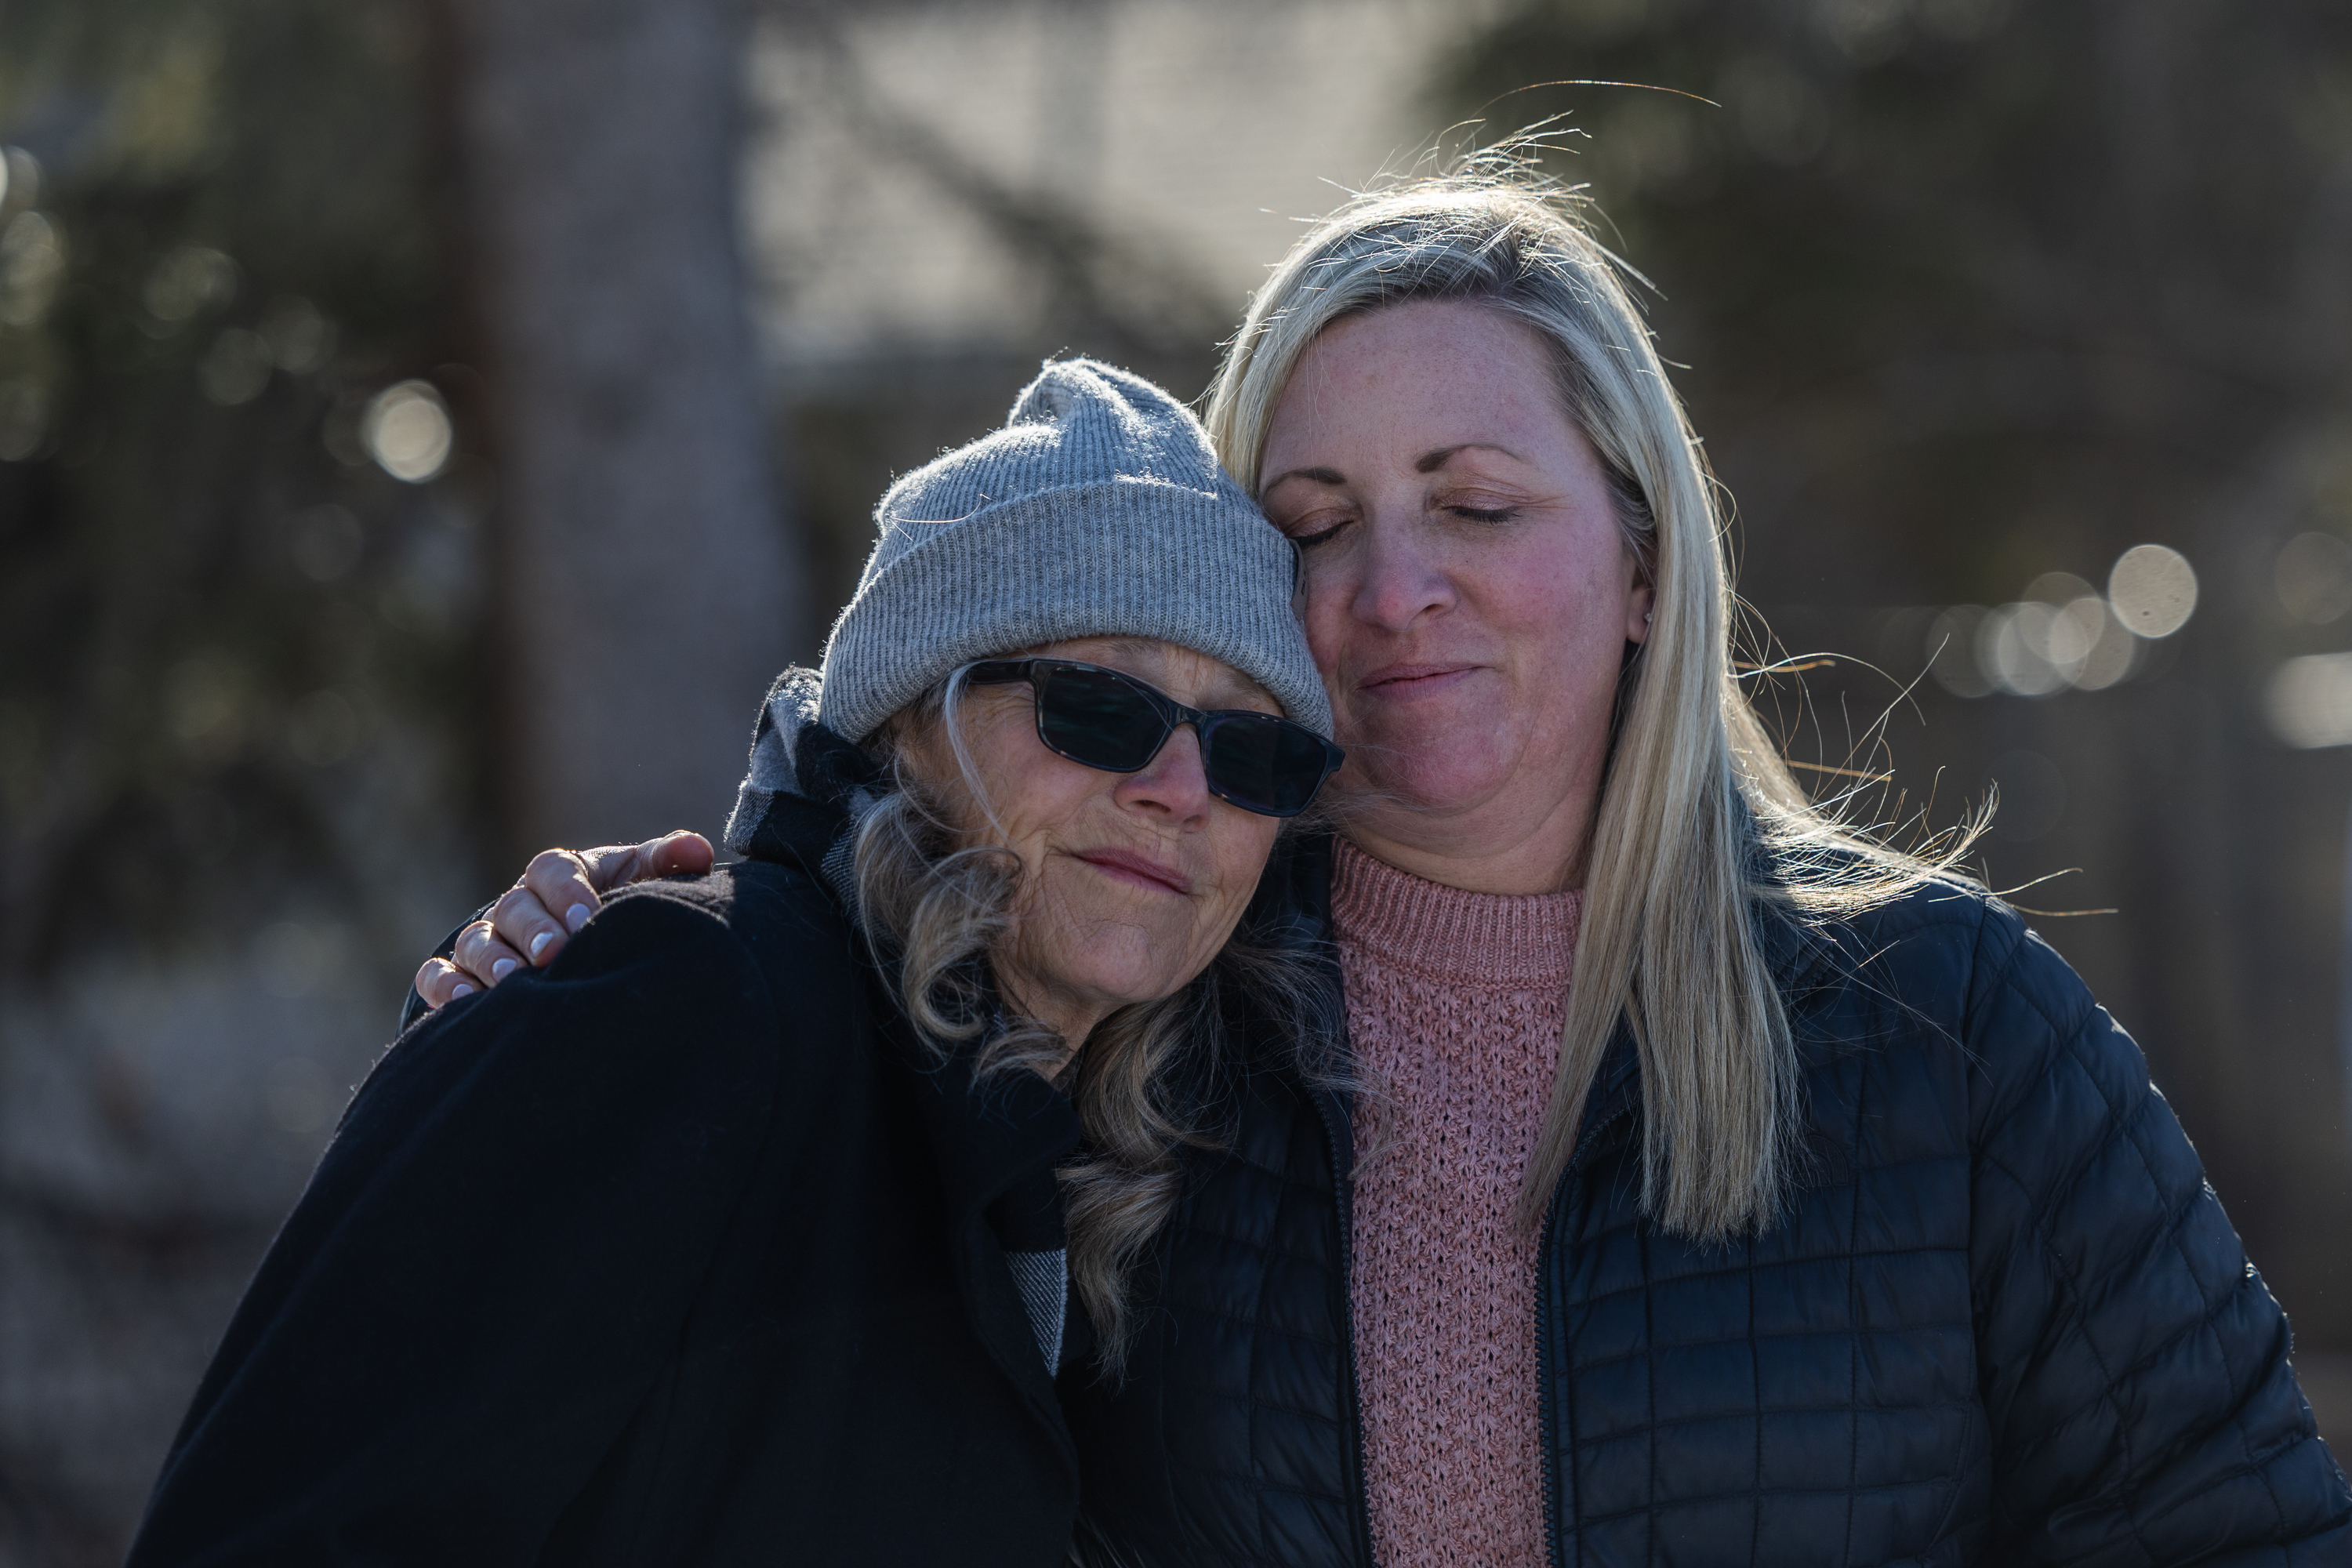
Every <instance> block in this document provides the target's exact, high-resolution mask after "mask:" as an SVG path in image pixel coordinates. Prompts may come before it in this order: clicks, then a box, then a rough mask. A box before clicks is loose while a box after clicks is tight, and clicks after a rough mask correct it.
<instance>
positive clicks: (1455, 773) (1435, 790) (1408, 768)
mask: <svg viewBox="0 0 2352 1568" xmlns="http://www.w3.org/2000/svg"><path fill="white" fill-rule="evenodd" d="M1474 737H1475V739H1474ZM1494 741H1495V734H1494V731H1491V730H1488V731H1484V732H1483V733H1481V732H1480V731H1475V730H1470V729H1467V728H1466V727H1465V729H1460V730H1454V729H1451V728H1449V729H1448V730H1447V731H1444V732H1442V733H1440V734H1437V735H1435V736H1432V737H1427V738H1414V739H1406V738H1403V737H1399V738H1397V739H1394V740H1390V741H1386V742H1374V741H1368V742H1366V743H1365V745H1364V751H1363V753H1362V754H1363V755H1364V756H1365V758H1366V766H1365V767H1364V769H1363V771H1362V773H1358V774H1356V776H1355V777H1354V778H1343V780H1342V783H1343V784H1345V785H1354V786H1355V787H1356V788H1357V789H1358V790H1359V791H1360V794H1361V795H1363V796H1364V797H1365V801H1366V804H1368V805H1377V804H1378V803H1380V802H1381V801H1383V800H1392V801H1397V802H1399V803H1401V804H1403V805H1410V806H1414V807H1418V808H1421V809H1423V810H1435V811H1443V810H1447V809H1449V808H1454V807H1462V806H1469V805H1476V804H1477V803H1478V802H1479V801H1482V800H1485V799H1486V797H1488V796H1489V795H1493V794H1494V793H1495V792H1496V790H1497V789H1500V788H1501V787H1502V785H1503V784H1505V783H1506V782H1507V780H1508V779H1509V778H1510V776H1511V774H1512V773H1513V772H1514V768H1515V763H1516V758H1513V757H1507V756H1505V755H1503V754H1501V748H1499V747H1497V746H1496V745H1495V744H1494ZM1383 751H1385V752H1387V753H1388V755H1387V757H1386V758H1385V759H1384V761H1383V763H1379V764H1376V763H1373V761H1372V759H1373V757H1374V756H1375V755H1377V754H1378V753H1379V752H1383ZM1349 772H1350V773H1355V770H1354V769H1353V768H1352V767H1351V768H1350V769H1349Z"/></svg>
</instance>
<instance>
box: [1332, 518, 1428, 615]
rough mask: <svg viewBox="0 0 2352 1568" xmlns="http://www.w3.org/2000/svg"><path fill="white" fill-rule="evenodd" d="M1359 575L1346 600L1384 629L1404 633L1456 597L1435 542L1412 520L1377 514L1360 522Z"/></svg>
mask: <svg viewBox="0 0 2352 1568" xmlns="http://www.w3.org/2000/svg"><path fill="white" fill-rule="evenodd" d="M1361 526H1362V528H1363V530H1364V548H1363V550H1362V551H1361V552H1360V555H1359V557H1358V559H1359V560H1360V563H1361V570H1362V575H1361V576H1360V578H1359V579H1358V580H1357V582H1356V584H1355V594H1354V596H1353V598H1352V600H1351V602H1350V606H1349V607H1350V608H1351V609H1352V610H1353V612H1354V614H1355V616H1356V618H1357V619H1358V620H1360V621H1362V622H1365V623H1366V624H1368V625H1370V626H1378V627H1380V628H1381V630H1382V631H1387V632H1402V631H1403V630H1405V629H1406V628H1407V627H1409V626H1412V623H1413V622H1414V621H1416V620H1418V619H1420V618H1421V617H1422V616H1423V615H1426V614H1428V613H1430V612H1431V611H1433V610H1442V609H1444V608H1445V607H1446V606H1447V605H1450V604H1452V603H1453V602H1454V584H1453V582H1452V580H1451V579H1450V578H1449V577H1448V576H1447V575H1446V574H1445V572H1444V567H1443V564H1442V563H1440V562H1439V561H1438V560H1437V558H1436V554H1435V552H1434V551H1433V549H1432V548H1431V546H1432V544H1433V541H1431V540H1430V539H1428V538H1427V537H1426V536H1425V531H1424V530H1422V529H1420V528H1417V527H1415V526H1413V522H1412V520H1408V519H1405V518H1402V517H1383V516H1380V515H1378V514H1375V515H1373V516H1371V517H1368V518H1366V519H1365V520H1364V521H1363V523H1362V524H1361Z"/></svg>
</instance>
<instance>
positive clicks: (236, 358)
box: [196, 327, 269, 408]
mask: <svg viewBox="0 0 2352 1568" xmlns="http://www.w3.org/2000/svg"><path fill="white" fill-rule="evenodd" d="M196 384H197V386H198V387H200V388H201V389H203V392H204V395H205V401H206V402H208V403H215V404H218V405H220V406H221V407H223V408H234V407H236V405H238V404H240V403H250V402H252V401H253V400H254V399H255V398H257V397H258V396H260V395H262V393H263V392H264V391H265V390H266V389H267V388H268V385H269V348H268V344H267V343H265V342H262V339H261V334H260V333H258V332H249V331H246V330H245V329H244V328H243V327H231V328H229V329H228V330H227V331H224V332H222V333H221V335H220V336H219V337H217V338H215V339H214V340H213V346H212V347H211V348H210V349H208V350H206V351H205V357H204V361H203V363H200V364H198V365H197V366H196Z"/></svg>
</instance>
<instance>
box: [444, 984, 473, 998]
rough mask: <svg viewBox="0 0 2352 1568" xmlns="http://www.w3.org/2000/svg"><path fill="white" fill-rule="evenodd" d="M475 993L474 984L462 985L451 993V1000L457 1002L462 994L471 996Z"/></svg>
mask: <svg viewBox="0 0 2352 1568" xmlns="http://www.w3.org/2000/svg"><path fill="white" fill-rule="evenodd" d="M472 994H474V988H473V987H472V986H470V985H460V986H458V987H457V989H456V990H455V991H452V992H450V993H449V1000H450V1001H452V1002H455V1001H456V1000H457V998H458V997H460V996H471V995H472Z"/></svg>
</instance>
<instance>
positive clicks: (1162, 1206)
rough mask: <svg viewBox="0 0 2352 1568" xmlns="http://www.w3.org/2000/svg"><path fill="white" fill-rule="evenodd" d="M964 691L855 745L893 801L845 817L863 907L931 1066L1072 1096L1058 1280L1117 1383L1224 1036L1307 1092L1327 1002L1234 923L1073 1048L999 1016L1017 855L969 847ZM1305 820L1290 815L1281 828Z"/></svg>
mask: <svg viewBox="0 0 2352 1568" xmlns="http://www.w3.org/2000/svg"><path fill="white" fill-rule="evenodd" d="M960 688H961V683H960V681H959V680H957V679H954V678H950V679H949V680H946V681H943V682H941V683H940V685H938V686H937V687H934V688H933V689H931V690H930V691H929V692H927V693H926V694H925V695H924V696H923V697H921V698H920V699H919V700H917V701H915V702H914V703H912V704H910V705H909V706H908V707H907V708H905V709H902V710H899V712H898V713H897V714H896V715H894V716H893V717H892V718H891V719H890V720H888V721H887V722H886V723H885V724H884V725H883V726H882V727H881V729H879V730H878V731H876V733H875V735H874V736H873V738H872V739H871V740H869V741H868V742H867V743H866V749H867V750H868V751H869V752H872V753H873V754H875V755H876V756H877V757H878V758H879V759H880V760H881V761H882V762H883V763H885V765H886V766H887V769H888V772H889V778H890V787H889V788H888V789H887V790H885V791H884V792H883V793H881V794H880V795H878V796H877V797H874V798H872V799H870V800H868V801H867V802H866V803H865V805H863V806H862V807H861V809H860V812H859V815H858V816H857V821H856V828H855V837H854V839H853V850H852V862H851V863H852V867H853V877H852V881H853V885H854V889H855V891H856V900H857V904H858V910H859V914H860V918H861V919H862V920H863V921H866V926H867V930H868V934H869V936H870V937H872V938H874V939H876V940H877V941H879V942H883V943H884V944H886V945H887V948H888V949H889V951H890V952H891V954H892V956H893V957H894V958H895V959H896V961H897V965H898V974H897V982H898V986H897V989H898V1000H899V1003H900V1005H902V1006H903V1007H904V1008H905V1009H906V1013H907V1016H908V1018H909V1019H910V1020H911V1021H912V1022H913V1024H914V1026H915V1030H916V1033H917V1034H918V1035H919V1037H920V1038H921V1039H922V1040H923V1042H924V1043H925V1044H926V1045H927V1046H928V1047H929V1048H930V1049H931V1050H933V1051H935V1052H937V1053H938V1054H939V1055H940V1058H942V1059H944V1058H946V1057H947V1056H948V1055H950V1054H951V1053H953V1052H955V1051H958V1050H963V1049H971V1048H974V1047H975V1045H976V1048H977V1052H978V1055H977V1058H976V1060H975V1063H974V1068H975V1076H977V1077H982V1078H985V1077H987V1076H988V1075H991V1074H994V1073H1001V1072H1018V1071H1035V1072H1041V1073H1044V1074H1045V1076H1047V1077H1049V1078H1059V1079H1062V1080H1063V1081H1065V1082H1066V1083H1067V1084H1068V1086H1069V1089H1070V1092H1071V1096H1072V1100H1073V1103H1074V1104H1075V1105H1076V1109H1077V1112H1078V1120H1079V1124H1080V1125H1081V1127H1082V1128H1083V1129H1084V1130H1085V1134H1086V1147H1085V1151H1084V1152H1083V1153H1082V1154H1081V1155H1080V1156H1079V1158H1078V1159H1077V1160H1076V1161H1075V1162H1074V1163H1071V1164H1068V1165H1066V1166H1064V1167H1063V1168H1062V1169H1061V1171H1060V1172H1058V1173H1057V1174H1058V1175H1059V1177H1060V1179H1061V1183H1062V1191H1063V1200H1064V1209H1065V1215H1066V1226H1067V1234H1068V1242H1067V1245H1068V1248H1069V1268H1070V1278H1071V1281H1072V1283H1073V1284H1074V1285H1075V1286H1076V1289H1077V1292H1078V1297H1079V1300H1081V1301H1082V1302H1083V1303H1084V1305H1085V1307H1086V1310H1087V1315H1088V1317H1089V1318H1090V1319H1091V1321H1093V1323H1094V1325H1095V1330H1096V1335H1097V1341H1098V1342H1099V1345H1100V1349H1099V1352H1098V1359H1099V1360H1100V1362H1101V1363H1102V1365H1103V1367H1104V1368H1105V1369H1106V1370H1107V1371H1108V1372H1109V1373H1111V1375H1113V1376H1118V1375H1119V1374H1121V1373H1123V1372H1124V1371H1125V1369H1126V1363H1127V1353H1128V1349H1129V1345H1130V1344H1131V1343H1132V1342H1133V1340H1134V1337H1135V1332H1136V1331H1137V1329H1138V1328H1139V1326H1140V1325H1139V1318H1138V1315H1137V1312H1136V1310H1135V1302H1134V1299H1133V1292H1132V1290H1131V1289H1130V1277H1131V1275H1132V1273H1133V1271H1134V1267H1135V1264H1136V1262H1137V1261H1138V1259H1139V1258H1140V1257H1141V1256H1142V1254H1143V1253H1144V1251H1145V1249H1146V1248H1147V1247H1150V1244H1151V1240H1152V1238H1153V1237H1156V1236H1157V1235H1158V1234H1159V1232H1160V1226H1162V1225H1164V1224H1165V1223H1166V1222H1167V1219H1168V1216H1169V1215H1170V1214H1171V1212H1172V1211H1173V1209H1174V1208H1175V1205H1176V1200H1177V1196H1178V1194H1179V1191H1180V1190H1181V1166H1180V1162H1179V1155H1180V1152H1181V1150H1183V1149H1184V1148H1186V1147H1187V1146H1191V1147H1194V1148H1199V1149H1204V1150H1213V1149H1217V1148H1220V1147H1222V1146H1223V1142H1224V1130H1223V1129H1222V1128H1221V1127H1219V1126H1218V1125H1217V1124H1216V1122H1215V1120H1214V1116H1215V1107H1216V1106H1217V1104H1218V1102H1219V1099H1220V1097H1219V1094H1218V1088H1219V1085H1220V1083H1221V1081H1222V1080H1223V1079H1224V1078H1225V1076H1226V1075H1227V1073H1228V1072H1229V1071H1230V1070H1231V1069H1233V1068H1235V1067H1238V1066H1239V1065H1241V1047H1244V1046H1245V1045H1246V1044H1247V1042H1244V1041H1240V1040H1237V1039H1236V1038H1235V1030H1234V1024H1235V1022H1236V1020H1238V1019H1241V1018H1244V1017H1246V1018H1249V1019H1251V1020H1253V1021H1254V1023H1255V1025H1257V1026H1258V1030H1259V1032H1260V1033H1261V1034H1262V1037H1264V1038H1266V1039H1271V1040H1275V1041H1278V1042H1279V1045H1278V1047H1277V1048H1278V1049H1279V1050H1280V1051H1281V1052H1282V1054H1283V1055H1285V1056H1286V1058H1288V1060H1289V1061H1290V1062H1291V1063H1292V1064H1293V1065H1295V1066H1296V1067H1297V1068H1299V1070H1300V1071H1301V1072H1302V1073H1303V1074H1304V1075H1305V1076H1306V1077H1307V1079H1308V1080H1309V1081H1310V1082H1315V1083H1330V1084H1335V1085H1338V1084H1342V1083H1344V1074H1343V1073H1342V1072H1341V1070H1340V1069H1339V1065H1338V1056H1337V1043H1338V1030H1337V1027H1336V1025H1335V1023H1334V1020H1335V1019H1336V1018H1337V1016H1338V1002H1337V998H1336V996H1335V995H1334V994H1332V992H1331V990H1330V988H1329V986H1328V984H1327V983H1326V982H1325V981H1323V980H1322V979H1320V978H1319V977H1318V970H1317V968H1316V967H1315V965H1314V964H1312V963H1310V962H1308V960H1307V957H1306V955H1305V954H1304V953H1302V952H1299V951H1298V950H1297V948H1296V947H1295V946H1293V945H1290V944H1287V943H1285V942H1281V941H1279V940H1278V939H1276V938H1274V937H1273V936H1271V935H1269V934H1268V933H1265V932H1260V931H1253V930H1252V929H1251V928H1250V926H1249V923H1248V921H1247V919H1246V917H1244V924H1243V927H1242V929H1240V930H1238V931H1235V933H1234V936H1233V937H1232V938H1231V939H1230V940H1228V941H1227V942H1226V943H1225V945H1224V947H1223V949H1222V950H1220V951H1219V952H1218V953H1217V955H1216V957H1215V958H1214V959H1213V960H1212V961H1211V963H1210V964H1209V966H1208V967H1207V968H1206V969H1205V970H1203V971H1202V972H1201V973H1200V974H1198V975H1196V976H1195V977H1194V978H1193V979H1192V981H1191V982H1190V983H1189V984H1186V985H1185V986H1184V987H1183V988H1182V989H1181V990H1180V991H1178V992H1176V993H1175V994H1173V995H1171V996H1167V997H1163V998H1161V999H1160V1000H1159V1001H1156V1002H1144V1003H1138V1004H1135V1005H1131V1006H1127V1007H1122V1008H1120V1009H1118V1011H1116V1012H1114V1013H1112V1014H1111V1015H1110V1016H1108V1017H1107V1018H1105V1019H1104V1020H1103V1021H1102V1022H1101V1023H1100V1024H1098V1025H1097V1026H1096V1027H1095V1030H1094V1032H1093V1033H1092V1034H1091V1035H1089V1036H1088V1037H1087V1038H1086V1039H1085V1040H1083V1041H1075V1042H1066V1041H1064V1040H1063V1039H1062V1037H1060V1036H1058V1035H1056V1034H1055V1033H1054V1031H1053V1030H1051V1029H1049V1028H1047V1027H1046V1026H1045V1025H1043V1024H1040V1023H1038V1022H1037V1021H1035V1020H1034V1019H1031V1018H1023V1017H1018V1016H1007V1015H1004V1014H1003V1013H1001V1012H998V1011H996V1010H995V1009H996V1008H997V1006H998V1004H999V1002H1000V1001H1001V998H999V997H998V996H997V995H996V994H995V991H994V988H993V987H992V984H990V977H989V971H988V959H989V955H990V954H991V953H992V952H995V951H996V950H997V949H998V947H999V946H1000V945H1001V944H1003V942H1005V941H1006V940H1007V939H1008V937H1009V936H1010V935H1011V932H1012V930H1013V921H1014V919H1015V916H1014V914H1013V910H1014V907H1015V905H1016V903H1017V901H1018V900H1019V897H1020V893H1021V878H1022V868H1021V858H1020V857H1019V855H1018V854H1016V853H1015V852H1014V851H1013V850H1012V849H1011V848H1009V847H1003V846H1002V845H992V844H988V843H985V842H975V839H976V838H984V837H985V835H984V834H983V833H982V832H981V831H980V826H981V825H982V824H984V823H986V822H987V821H989V819H990V814H989V812H988V810H987V803H986V802H985V801H984V800H983V799H982V795H981V791H980V788H979V784H978V782H977V781H976V779H974V777H973V776H972V773H971V767H970V764H969V763H968V762H966V761H965V760H964V758H963V754H962V748H961V746H960V745H956V744H953V743H952V742H953V741H954V739H955V710H956V699H957V697H958V695H959V693H960ZM931 736H940V737H942V738H945V739H948V740H949V741H950V745H949V747H947V748H946V750H947V751H948V752H950V754H953V755H955V756H956V757H957V759H958V763H959V766H958V768H957V770H956V772H955V773H953V774H952V775H951V776H950V777H947V778H928V777H925V776H923V774H922V771H921V770H920V769H919V767H918V766H917V765H916V763H915V762H914V758H915V756H916V755H917V754H918V753H920V752H926V751H928V752H930V753H931V754H934V755H936V754H937V753H938V751H939V750H940V749H939V748H935V747H929V748H927V747H924V746H923V745H921V744H920V742H922V741H924V740H925V739H928V738H929V737H931ZM1307 820H1308V819H1307V818H1304V817H1300V818H1293V819H1292V821H1291V824H1286V830H1287V829H1289V828H1290V827H1291V826H1292V825H1293V824H1297V823H1301V822H1305V821H1307ZM1073 1047H1076V1050H1075V1055H1074V1054H1073ZM1064 1075H1067V1076H1066V1077H1065V1076H1064Z"/></svg>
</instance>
